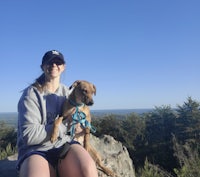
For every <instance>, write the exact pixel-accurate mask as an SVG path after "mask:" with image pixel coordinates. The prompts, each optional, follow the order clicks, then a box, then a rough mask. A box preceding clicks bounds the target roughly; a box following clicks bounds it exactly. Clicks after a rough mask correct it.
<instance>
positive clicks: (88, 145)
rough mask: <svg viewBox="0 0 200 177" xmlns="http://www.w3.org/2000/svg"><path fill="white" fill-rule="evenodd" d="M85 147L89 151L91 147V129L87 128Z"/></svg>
mask: <svg viewBox="0 0 200 177" xmlns="http://www.w3.org/2000/svg"><path fill="white" fill-rule="evenodd" d="M84 148H85V149H86V150H87V151H88V152H89V148H90V129H89V128H86V129H85V136H84Z"/></svg>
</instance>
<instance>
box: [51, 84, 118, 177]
mask: <svg viewBox="0 0 200 177" xmlns="http://www.w3.org/2000/svg"><path fill="white" fill-rule="evenodd" d="M72 88H73V90H72V92H71V93H70V95H69V98H68V99H66V101H65V102H64V104H63V114H62V117H59V118H58V119H56V120H55V122H54V128H53V133H52V136H51V142H54V141H55V140H56V139H57V136H58V126H59V124H60V123H61V122H62V121H63V120H64V119H67V122H68V125H69V126H68V130H70V134H71V136H73V137H74V140H76V141H78V142H79V143H80V144H81V145H83V146H84V148H85V149H86V150H87V151H88V152H89V154H90V155H91V157H92V158H93V159H94V161H95V162H96V163H97V165H98V166H99V167H100V168H101V170H102V171H103V172H104V173H106V174H107V175H108V176H113V177H114V173H113V172H112V171H111V170H110V169H108V168H107V167H105V166H104V165H103V164H102V162H101V156H100V155H99V154H98V152H97V151H96V150H95V149H94V148H93V147H92V146H91V145H90V140H89V138H90V130H93V127H92V126H91V124H90V123H91V115H90V110H89V106H91V105H93V103H94V101H93V94H94V95H95V94H96V87H95V86H94V85H93V84H92V83H89V82H87V81H83V80H81V81H75V82H74V83H73V84H72V86H71V87H70V89H72ZM74 108H75V109H76V110H75V113H74ZM73 113H74V114H73ZM72 114H73V115H72ZM71 115H72V116H71ZM78 124H81V127H82V130H81V131H80V132H79V133H76V128H77V127H80V125H79V126H78Z"/></svg>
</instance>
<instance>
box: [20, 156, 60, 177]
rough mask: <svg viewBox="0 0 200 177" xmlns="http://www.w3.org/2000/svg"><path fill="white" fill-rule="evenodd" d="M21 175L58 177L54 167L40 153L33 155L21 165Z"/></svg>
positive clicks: (22, 176) (23, 176) (27, 176)
mask: <svg viewBox="0 0 200 177" xmlns="http://www.w3.org/2000/svg"><path fill="white" fill-rule="evenodd" d="M19 176H20V177H56V172H55V170H54V168H53V167H52V166H51V165H50V164H49V163H48V161H47V160H46V159H44V158H43V157H42V156H40V155H31V156H30V157H28V158H27V159H25V160H24V162H23V163H22V165H21V168H20V172H19Z"/></svg>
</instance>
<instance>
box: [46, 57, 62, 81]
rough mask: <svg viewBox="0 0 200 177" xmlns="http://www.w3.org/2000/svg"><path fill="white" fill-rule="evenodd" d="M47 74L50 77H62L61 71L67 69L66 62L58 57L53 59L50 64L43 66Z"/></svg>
mask: <svg viewBox="0 0 200 177" xmlns="http://www.w3.org/2000/svg"><path fill="white" fill-rule="evenodd" d="M42 69H43V71H44V73H45V75H46V76H47V77H48V78H51V79H53V78H56V77H60V75H61V73H62V72H63V71H64V70H65V64H64V63H63V62H61V61H60V60H58V59H53V60H52V61H51V62H49V63H48V64H45V65H43V66H42Z"/></svg>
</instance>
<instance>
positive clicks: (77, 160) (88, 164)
mask: <svg viewBox="0 0 200 177" xmlns="http://www.w3.org/2000/svg"><path fill="white" fill-rule="evenodd" d="M64 166H65V168H64ZM66 167H67V169H66ZM59 169H60V170H59V171H62V172H63V170H64V171H66V173H68V174H69V173H70V172H72V173H74V171H73V170H75V171H76V174H77V177H78V174H80V176H81V177H84V176H87V177H90V176H91V177H96V176H97V169H96V165H95V162H94V161H93V159H92V158H91V156H90V155H89V153H88V152H87V151H86V150H85V149H84V148H83V147H82V146H80V145H72V146H71V148H70V150H69V152H68V154H67V156H66V157H65V159H64V160H62V161H61V165H60V168H59ZM69 170H70V172H69ZM77 170H78V171H77ZM69 176H70V175H69Z"/></svg>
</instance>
